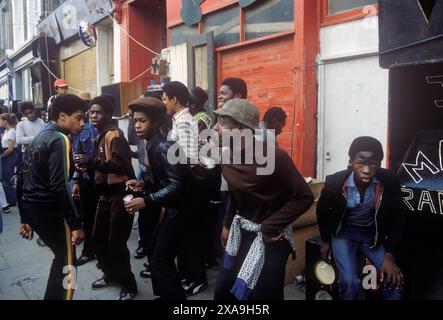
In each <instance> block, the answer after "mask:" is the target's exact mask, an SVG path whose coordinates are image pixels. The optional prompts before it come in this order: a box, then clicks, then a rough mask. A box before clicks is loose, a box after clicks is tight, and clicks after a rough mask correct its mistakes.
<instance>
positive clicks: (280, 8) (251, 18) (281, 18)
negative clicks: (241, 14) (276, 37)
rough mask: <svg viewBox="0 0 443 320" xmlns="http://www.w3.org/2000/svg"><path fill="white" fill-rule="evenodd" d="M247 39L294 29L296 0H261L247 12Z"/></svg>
mask: <svg viewBox="0 0 443 320" xmlns="http://www.w3.org/2000/svg"><path fill="white" fill-rule="evenodd" d="M245 22H246V26H245V31H246V40H251V39H256V38H260V37H264V36H267V35H271V34H274V33H279V32H283V31H291V30H294V0H268V1H260V2H258V3H257V4H254V5H252V6H251V7H248V8H247V9H246V12H245Z"/></svg>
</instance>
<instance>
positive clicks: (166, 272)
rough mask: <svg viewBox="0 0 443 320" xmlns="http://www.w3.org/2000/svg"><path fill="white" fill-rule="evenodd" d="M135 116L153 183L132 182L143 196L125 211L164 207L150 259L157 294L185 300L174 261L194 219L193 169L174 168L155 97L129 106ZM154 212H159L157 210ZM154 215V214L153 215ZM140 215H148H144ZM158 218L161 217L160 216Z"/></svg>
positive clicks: (162, 108)
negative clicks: (192, 206) (192, 208)
mask: <svg viewBox="0 0 443 320" xmlns="http://www.w3.org/2000/svg"><path fill="white" fill-rule="evenodd" d="M129 109H130V110H132V112H133V118H134V125H135V130H136V133H137V136H138V137H139V138H142V139H145V140H146V151H147V154H148V160H149V164H150V168H151V170H152V179H151V180H145V181H136V180H130V181H128V182H127V185H128V187H129V188H130V189H131V190H133V191H134V192H141V191H143V194H138V195H136V198H135V199H133V200H131V201H128V202H127V203H126V210H127V211H128V213H129V214H131V215H132V214H134V213H135V212H136V211H138V210H143V209H145V208H146V207H152V206H163V207H164V208H165V211H164V216H163V218H162V220H161V222H160V223H159V224H158V225H157V226H156V229H155V231H154V233H153V236H151V241H150V245H149V248H148V258H149V261H150V265H151V277H152V287H153V291H154V294H155V295H157V296H160V298H163V299H172V300H181V299H185V292H184V289H183V287H182V286H181V283H180V277H179V274H178V272H177V268H176V265H175V261H174V259H175V257H176V256H177V254H178V252H179V250H180V247H181V246H182V245H183V240H184V239H185V237H190V236H192V234H190V232H189V231H188V232H186V233H185V230H186V231H187V229H186V228H185V225H186V220H187V219H188V220H189V219H192V217H191V215H192V210H189V205H188V202H192V200H191V199H192V198H191V196H192V194H191V192H190V190H191V188H190V179H189V177H190V168H189V166H188V165H185V164H171V163H170V162H169V161H168V150H169V147H170V146H171V144H172V142H169V141H167V140H166V136H165V135H164V134H163V132H164V130H163V128H162V127H163V125H164V123H165V119H166V106H165V105H164V104H163V103H162V102H161V101H159V100H157V99H155V98H152V97H142V98H139V99H137V100H135V101H133V102H131V103H130V104H129ZM154 212H156V211H155V210H154ZM150 213H151V212H150ZM140 214H146V212H143V211H142V212H141V213H140ZM157 218H158V215H157Z"/></svg>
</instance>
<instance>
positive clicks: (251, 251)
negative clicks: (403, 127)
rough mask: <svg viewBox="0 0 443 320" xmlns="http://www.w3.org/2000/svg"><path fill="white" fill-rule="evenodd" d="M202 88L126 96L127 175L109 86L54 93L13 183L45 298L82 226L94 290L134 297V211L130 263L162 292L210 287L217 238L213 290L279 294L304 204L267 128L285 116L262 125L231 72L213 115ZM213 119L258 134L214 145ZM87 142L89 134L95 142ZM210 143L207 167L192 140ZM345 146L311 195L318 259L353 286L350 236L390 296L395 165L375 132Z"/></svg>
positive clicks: (62, 289) (394, 291)
mask: <svg viewBox="0 0 443 320" xmlns="http://www.w3.org/2000/svg"><path fill="white" fill-rule="evenodd" d="M206 100H207V95H206V93H205V92H204V91H203V90H201V89H199V88H196V89H194V90H192V91H191V92H190V91H189V90H188V88H187V87H186V86H185V85H183V84H182V83H180V82H176V81H173V82H169V83H166V84H165V85H164V87H163V93H162V96H161V99H160V97H156V96H155V95H150V94H145V95H144V96H142V97H140V98H138V99H136V100H135V101H133V102H131V103H130V104H129V106H128V108H129V110H130V112H131V117H132V121H133V124H134V129H135V133H136V135H137V137H138V139H140V142H142V143H140V144H138V146H139V150H138V156H139V157H140V156H142V157H143V160H142V161H141V160H140V158H139V161H141V162H142V163H143V164H144V167H145V171H144V174H143V175H138V178H139V179H137V176H136V174H135V172H134V169H133V166H132V162H131V157H132V155H133V153H132V152H131V148H130V145H129V143H128V141H127V139H126V138H125V135H124V133H123V132H122V131H121V129H119V127H118V125H117V124H116V123H115V122H114V121H113V120H112V113H113V110H114V102H113V100H112V98H110V97H108V96H104V95H102V96H98V97H96V98H94V99H92V100H91V101H89V103H88V104H87V103H86V102H85V100H82V99H81V98H79V97H77V96H73V95H70V94H61V95H58V96H57V97H55V99H53V101H52V103H51V110H50V115H49V118H50V119H51V121H50V123H49V125H47V127H46V128H45V129H44V130H43V131H42V132H41V133H39V134H38V135H37V136H36V137H35V138H34V139H33V141H32V142H31V143H30V145H29V146H28V148H27V149H26V154H25V158H24V163H23V167H22V171H21V174H20V178H19V182H18V186H17V187H18V191H19V208H20V214H21V219H22V223H21V226H20V234H21V235H22V236H23V237H24V238H27V239H32V236H33V231H36V232H37V234H38V235H39V236H40V237H41V238H42V240H43V241H44V243H45V244H46V245H47V246H48V247H49V248H50V249H51V250H52V252H53V253H54V256H55V258H54V261H53V264H52V267H51V272H50V276H49V280H48V286H47V289H46V294H45V299H72V297H73V292H74V288H75V280H74V279H76V276H75V273H76V272H77V268H76V267H77V261H76V257H75V246H76V245H79V244H80V243H81V242H82V241H83V239H85V238H86V239H87V241H88V243H85V246H84V250H83V252H82V256H81V257H80V259H79V264H80V265H81V264H83V263H86V262H88V261H90V260H92V259H93V256H94V255H95V256H96V257H97V260H98V264H97V265H98V267H99V268H100V269H101V270H102V271H103V276H102V277H101V278H100V279H98V280H96V281H95V282H94V283H92V289H96V290H97V289H101V288H104V287H108V286H113V285H119V286H120V287H121V291H120V295H119V299H120V300H129V299H133V298H134V297H135V296H136V295H137V292H138V289H137V283H136V280H135V276H134V274H133V272H132V270H131V264H130V253H129V250H128V247H127V241H128V239H129V236H130V234H131V230H132V226H133V220H134V214H135V213H136V212H138V215H139V218H138V219H139V228H140V236H141V238H143V240H142V241H141V242H139V248H138V249H137V252H136V254H138V255H139V256H141V257H143V255H144V254H146V255H147V257H148V261H147V263H146V264H145V267H146V270H143V271H142V273H141V274H140V275H141V276H145V277H150V278H151V280H152V288H153V292H154V294H155V295H156V296H158V297H159V299H168V300H182V299H186V296H189V295H193V294H195V293H197V292H200V291H201V290H203V289H204V288H206V287H207V279H206V270H205V267H206V266H207V265H211V264H216V262H217V261H216V259H215V256H217V255H219V256H220V254H218V252H217V249H216V248H215V246H214V245H213V244H214V243H213V240H214V238H215V237H218V238H219V239H220V244H221V246H222V252H223V255H222V262H221V266H220V268H219V270H218V276H217V282H216V287H215V292H214V299H217V300H231V299H239V300H245V299H254V300H263V299H283V298H284V295H283V288H284V278H285V268H286V263H287V260H288V257H289V256H290V255H291V254H292V255H293V256H294V257H295V245H294V241H293V238H292V229H291V224H292V223H293V222H294V221H295V220H296V219H297V218H298V217H300V216H301V215H302V214H303V213H305V212H306V211H307V210H308V209H309V208H310V207H311V205H312V204H313V202H314V197H313V194H312V192H311V190H310V188H309V186H308V184H307V183H306V181H305V179H304V178H303V177H302V175H301V174H300V173H299V172H298V170H297V169H296V167H295V165H294V163H293V161H292V159H291V158H290V157H289V156H288V154H287V153H286V152H285V151H283V150H282V149H280V148H279V147H278V144H277V145H276V143H275V139H267V138H266V137H270V135H269V134H271V135H272V134H274V136H273V137H274V138H275V135H278V134H280V133H281V132H282V129H283V127H284V125H285V121H286V114H285V112H284V111H283V110H282V109H281V108H271V109H270V110H269V111H268V112H267V114H266V115H265V117H264V121H263V123H260V121H259V111H258V109H257V107H256V106H255V105H254V104H253V103H251V102H250V101H248V100H247V87H246V83H245V82H244V81H243V80H242V79H239V78H229V79H225V80H224V81H223V82H222V86H221V88H220V95H219V98H218V108H217V109H216V110H214V114H215V116H216V122H215V123H216V124H215V126H213V125H212V123H213V122H212V121H211V120H212V119H211V117H209V116H208V114H207V113H206V112H205V111H204V109H203V105H204V103H205V101H206ZM86 113H87V114H88V116H87V117H86V116H85V115H86ZM86 118H88V119H89V124H85V122H86V121H85V120H86ZM212 127H213V129H214V130H215V132H216V134H217V135H218V137H219V139H218V140H217V139H215V140H216V141H220V143H226V141H222V140H223V139H222V137H223V136H224V135H225V134H226V133H233V132H237V133H240V134H241V135H243V136H246V135H248V134H251V135H252V136H253V137H254V138H253V139H254V141H253V142H254V143H248V142H247V140H246V139H245V138H240V140H239V141H240V143H239V144H235V143H233V140H235V139H234V138H232V139H230V140H229V141H228V143H227V144H225V145H219V144H218V142H215V141H212V140H211V139H207V138H206V139H202V138H200V137H199V133H201V132H202V130H204V129H211V128H212ZM257 132H262V135H261V137H259V136H258V135H257ZM263 132H265V133H263ZM268 132H269V134H268ZM70 137H71V138H72V139H71V138H70ZM72 141H74V148H73V143H72ZM85 141H94V145H93V147H92V144H89V145H85V143H84V142H85ZM214 143H216V144H217V145H216V147H217V148H219V149H221V150H222V152H221V154H222V156H225V157H226V158H225V159H224V161H221V162H217V161H215V162H214V163H218V164H216V165H210V163H211V162H210V161H207V158H206V157H204V156H202V154H201V150H202V149H203V147H204V146H205V145H207V144H214ZM270 143H271V144H273V145H272V146H270ZM257 150H265V152H268V153H273V154H272V155H271V156H272V157H273V158H274V162H275V169H274V170H273V171H272V172H271V173H269V174H265V175H260V174H257V172H259V169H260V168H262V167H263V162H262V161H261V160H262V159H260V157H259V156H260V154H258V153H257V152H256V151H257ZM238 155H239V156H240V157H239V158H240V159H241V161H240V162H238V161H236V159H237V156H238ZM248 155H252V158H251V159H252V161H249V162H248V161H246V159H247V158H248ZM174 156H175V157H174ZM268 156H269V154H268ZM349 157H350V161H349V166H348V170H346V171H343V172H340V173H337V174H335V175H332V176H329V177H328V178H327V179H326V186H325V188H324V190H323V192H322V195H321V197H320V200H319V202H318V205H317V215H318V223H319V228H320V232H321V235H322V239H323V241H324V244H323V246H322V254H323V257H324V259H326V260H328V259H329V258H330V253H331V251H332V256H333V258H334V261H335V265H336V268H337V269H338V274H339V277H338V282H339V288H340V294H341V297H342V298H344V299H355V298H356V297H357V295H358V291H359V279H358V275H357V271H356V249H357V248H360V249H361V250H362V251H363V252H364V254H365V255H366V256H367V257H368V258H369V260H370V261H371V262H372V263H373V264H374V265H375V266H376V268H377V270H378V272H379V273H380V274H381V275H382V280H383V281H382V282H383V284H384V285H386V287H387V288H385V289H384V290H383V292H384V293H383V294H384V297H386V298H400V297H401V290H402V281H403V275H402V273H401V271H400V269H399V268H398V266H397V265H396V263H395V261H396V260H395V259H396V255H397V254H398V247H399V245H400V243H401V234H402V224H401V220H402V219H401V212H402V209H401V197H400V187H399V185H398V182H397V181H396V178H395V175H394V174H393V173H392V172H390V171H388V170H385V169H381V168H380V165H381V161H382V159H383V149H382V147H381V144H380V143H379V142H378V141H377V140H375V139H374V138H371V137H360V138H358V139H356V140H355V141H354V142H353V144H352V146H351V148H350V151H349ZM173 158H174V159H180V161H171V159H173ZM208 158H211V155H208ZM215 160H217V159H215ZM225 160H226V161H225ZM71 180H73V181H74V182H73V187H71V186H70V181H71ZM78 203H81V205H79V204H78ZM224 204H227V208H226V206H225V205H224ZM225 208H226V210H225ZM217 221H219V223H217ZM217 230H218V231H217ZM85 231H86V232H85ZM211 257H212V258H211ZM65 279H68V281H67V282H66V281H64V280H65Z"/></svg>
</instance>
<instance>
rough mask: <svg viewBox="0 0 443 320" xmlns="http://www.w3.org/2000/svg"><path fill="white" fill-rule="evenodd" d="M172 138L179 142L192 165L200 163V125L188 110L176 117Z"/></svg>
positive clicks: (182, 111) (173, 123)
mask: <svg viewBox="0 0 443 320" xmlns="http://www.w3.org/2000/svg"><path fill="white" fill-rule="evenodd" d="M171 138H172V139H173V140H174V141H177V142H178V144H179V145H180V147H181V148H182V149H183V151H184V152H185V155H186V157H187V158H188V159H189V160H190V163H191V164H197V163H198V125H197V122H196V121H194V119H193V116H192V115H191V113H190V112H189V109H188V108H185V109H183V110H181V111H180V112H177V113H176V114H175V115H174V117H173V119H172V132H171Z"/></svg>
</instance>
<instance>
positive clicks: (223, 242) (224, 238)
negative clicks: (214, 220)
mask: <svg viewBox="0 0 443 320" xmlns="http://www.w3.org/2000/svg"><path fill="white" fill-rule="evenodd" d="M229 231H230V230H229V229H228V228H226V227H223V231H222V234H221V239H220V240H221V245H222V247H223V248H226V244H227V243H228V237H229Z"/></svg>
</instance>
